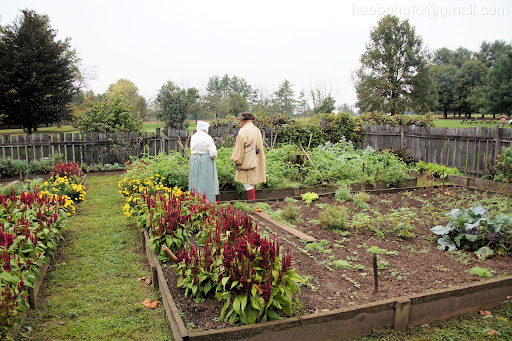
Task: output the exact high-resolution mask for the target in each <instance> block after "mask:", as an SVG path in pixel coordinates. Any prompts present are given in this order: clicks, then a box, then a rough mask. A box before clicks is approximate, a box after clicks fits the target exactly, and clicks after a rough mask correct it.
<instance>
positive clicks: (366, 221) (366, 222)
mask: <svg viewBox="0 0 512 341" xmlns="http://www.w3.org/2000/svg"><path fill="white" fill-rule="evenodd" d="M350 223H351V224H352V226H353V227H355V228H356V229H358V230H362V229H366V228H370V225H371V223H372V219H371V218H370V216H369V215H368V214H366V213H362V212H361V213H357V214H355V215H354V216H353V217H352V221H351V222H350Z"/></svg>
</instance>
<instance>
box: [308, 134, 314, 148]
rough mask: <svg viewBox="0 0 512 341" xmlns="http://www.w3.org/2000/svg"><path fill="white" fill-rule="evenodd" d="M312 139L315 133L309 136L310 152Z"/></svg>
mask: <svg viewBox="0 0 512 341" xmlns="http://www.w3.org/2000/svg"><path fill="white" fill-rule="evenodd" d="M311 139H313V133H311V135H309V143H308V150H309V146H311Z"/></svg>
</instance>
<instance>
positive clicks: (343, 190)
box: [334, 184, 352, 201]
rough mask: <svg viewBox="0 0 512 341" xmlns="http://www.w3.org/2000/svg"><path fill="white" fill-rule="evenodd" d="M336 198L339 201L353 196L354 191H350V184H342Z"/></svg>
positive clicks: (335, 194) (335, 195) (347, 199)
mask: <svg viewBox="0 0 512 341" xmlns="http://www.w3.org/2000/svg"><path fill="white" fill-rule="evenodd" d="M334 198H336V200H338V201H349V200H350V199H351V198H352V193H350V188H349V187H348V185H346V184H343V185H341V186H340V187H339V188H338V189H337V190H336V192H335V193H334Z"/></svg>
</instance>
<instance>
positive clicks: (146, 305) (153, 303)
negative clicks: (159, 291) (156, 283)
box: [140, 298, 160, 309]
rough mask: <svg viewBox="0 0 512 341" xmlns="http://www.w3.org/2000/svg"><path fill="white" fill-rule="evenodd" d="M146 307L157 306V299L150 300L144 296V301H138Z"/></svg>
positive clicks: (153, 307)
mask: <svg viewBox="0 0 512 341" xmlns="http://www.w3.org/2000/svg"><path fill="white" fill-rule="evenodd" d="M140 303H142V304H143V305H144V306H145V307H146V308H148V309H155V308H156V307H157V306H158V303H160V302H159V301H151V300H150V299H149V298H146V299H145V300H144V301H142V302H140Z"/></svg>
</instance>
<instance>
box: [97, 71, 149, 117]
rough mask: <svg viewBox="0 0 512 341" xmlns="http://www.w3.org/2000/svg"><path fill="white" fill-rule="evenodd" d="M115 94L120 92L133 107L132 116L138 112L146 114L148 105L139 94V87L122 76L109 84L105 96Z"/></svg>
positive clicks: (142, 114)
mask: <svg viewBox="0 0 512 341" xmlns="http://www.w3.org/2000/svg"><path fill="white" fill-rule="evenodd" d="M117 94H121V95H122V96H124V97H125V98H126V99H127V100H128V103H129V104H130V105H131V106H132V107H133V112H132V115H133V116H134V117H135V116H137V115H139V114H140V116H142V117H146V116H147V108H148V105H147V102H146V99H145V98H144V97H143V96H141V95H139V89H138V88H137V87H136V86H135V84H133V83H132V82H130V81H129V80H128V79H124V78H121V79H119V80H118V81H117V82H115V83H113V84H110V85H109V86H108V89H107V92H106V95H107V98H112V97H114V96H116V95H117Z"/></svg>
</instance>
